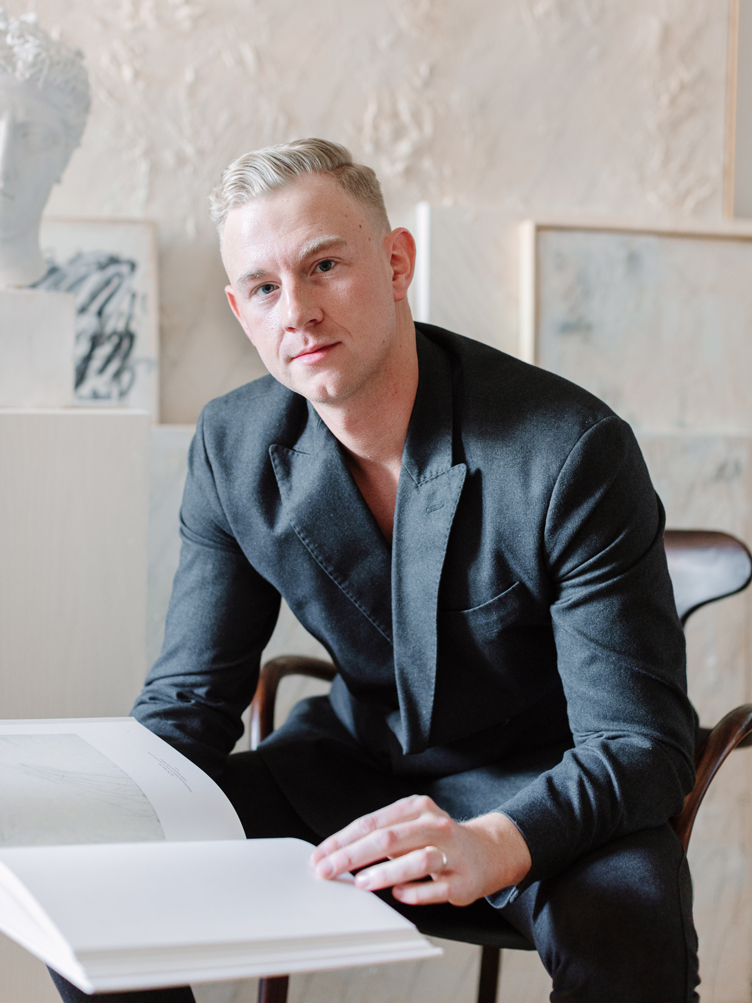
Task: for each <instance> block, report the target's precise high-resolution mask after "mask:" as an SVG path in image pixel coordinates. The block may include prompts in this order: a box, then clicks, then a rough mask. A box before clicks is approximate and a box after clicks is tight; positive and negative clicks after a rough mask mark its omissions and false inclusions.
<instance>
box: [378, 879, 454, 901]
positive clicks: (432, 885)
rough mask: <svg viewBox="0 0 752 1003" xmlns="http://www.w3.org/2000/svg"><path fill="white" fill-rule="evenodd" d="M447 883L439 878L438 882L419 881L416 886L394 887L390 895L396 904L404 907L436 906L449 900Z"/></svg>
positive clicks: (446, 880)
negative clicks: (399, 903) (400, 903)
mask: <svg viewBox="0 0 752 1003" xmlns="http://www.w3.org/2000/svg"><path fill="white" fill-rule="evenodd" d="M450 894H451V893H450V886H449V881H448V879H446V878H443V879H442V878H439V880H438V881H419V882H417V883H416V884H406V885H395V886H394V888H392V895H394V897H395V898H396V899H397V901H398V902H404V904H405V905H436V904H438V903H439V902H448V901H449V898H450Z"/></svg>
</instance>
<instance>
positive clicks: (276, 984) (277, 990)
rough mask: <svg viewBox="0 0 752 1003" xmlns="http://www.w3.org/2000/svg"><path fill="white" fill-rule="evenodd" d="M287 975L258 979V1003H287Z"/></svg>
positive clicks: (288, 978)
mask: <svg viewBox="0 0 752 1003" xmlns="http://www.w3.org/2000/svg"><path fill="white" fill-rule="evenodd" d="M289 984H290V977H289V976H288V975H277V976H275V977H274V978H270V979H259V992H258V1003H287V989H288V986H289Z"/></svg>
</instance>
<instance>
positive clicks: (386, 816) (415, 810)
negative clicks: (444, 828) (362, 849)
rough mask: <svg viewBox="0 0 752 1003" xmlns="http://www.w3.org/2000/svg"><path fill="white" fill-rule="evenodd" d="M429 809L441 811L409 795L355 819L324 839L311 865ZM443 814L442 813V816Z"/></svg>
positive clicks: (421, 796)
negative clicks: (359, 840)
mask: <svg viewBox="0 0 752 1003" xmlns="http://www.w3.org/2000/svg"><path fill="white" fill-rule="evenodd" d="M431 808H433V809H435V810H437V811H441V809H439V808H437V807H436V805H435V804H434V802H433V801H432V800H431V798H429V797H425V796H423V795H411V796H410V797H406V798H401V799H400V800H399V801H395V802H393V803H392V804H390V805H387V806H386V807H385V808H380V809H379V810H378V811H375V812H371V814H369V815H362V816H361V817H360V818H356V819H355V821H354V822H351V823H350V824H349V825H347V826H345V828H344V829H340V831H339V832H335V833H334V834H333V835H331V836H329V837H328V838H327V839H325V840H324V841H323V843H320V844H319V845H318V846H317V847H316V849H315V850H314V851H313V853H312V854H311V863H313V864H317V863H318V861H319V860H321V859H322V858H323V857H326V856H328V855H329V854H330V853H333V852H334V851H335V850H339V849H341V848H342V847H344V846H348V845H349V844H350V843H354V842H355V841H356V840H358V839H362V838H363V837H364V836H367V835H368V834H369V833H371V832H374V831H375V830H376V829H383V828H385V827H386V826H390V825H393V824H395V823H399V822H409V821H412V820H414V819H417V818H419V817H420V816H421V814H423V813H425V812H426V811H428V810H430V809H431ZM444 814H445V813H444V812H442V815H444Z"/></svg>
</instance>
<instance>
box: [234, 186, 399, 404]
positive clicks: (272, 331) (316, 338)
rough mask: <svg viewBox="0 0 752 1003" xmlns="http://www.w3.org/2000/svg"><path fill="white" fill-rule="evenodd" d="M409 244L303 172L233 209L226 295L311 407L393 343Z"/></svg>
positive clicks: (358, 375) (336, 397) (351, 385)
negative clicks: (377, 226)
mask: <svg viewBox="0 0 752 1003" xmlns="http://www.w3.org/2000/svg"><path fill="white" fill-rule="evenodd" d="M405 248H407V251H406V250H405ZM413 248H414V245H413V243H412V238H411V237H410V235H409V234H408V233H407V231H404V230H395V231H393V232H392V233H391V234H387V233H386V232H385V231H384V230H378V229H377V228H376V226H375V225H374V223H373V221H372V220H371V218H370V217H369V215H368V213H367V211H366V210H365V208H364V207H363V206H362V205H361V204H360V203H359V202H356V201H355V200H354V199H353V198H351V197H350V196H349V195H348V194H347V193H346V192H344V191H343V190H342V189H341V188H340V187H339V185H337V183H336V182H335V181H334V180H333V179H332V178H330V177H327V176H326V175H306V176H304V177H302V178H299V179H297V180H296V181H295V182H294V183H293V184H291V185H290V186H289V187H287V188H284V189H282V190H281V191H278V192H273V193H272V194H270V195H266V196H264V197H263V198H260V199H257V200H255V201H253V202H250V203H248V204H247V205H244V206H240V207H239V208H237V209H233V210H231V212H230V213H229V215H228V217H227V220H226V223H225V231H224V239H223V244H222V250H223V258H224V262H225V268H226V269H227V274H228V277H229V279H230V285H229V286H227V288H226V293H227V298H228V300H229V302H230V306H231V307H232V309H233V312H234V313H235V316H236V317H237V318H238V320H239V321H240V323H241V325H242V326H243V329H244V331H245V332H246V334H247V335H248V337H249V338H250V340H251V342H252V343H253V345H254V346H255V347H256V349H257V351H258V353H259V355H260V356H261V360H262V362H263V363H264V365H265V366H266V368H267V369H268V370H269V372H270V373H271V374H272V376H274V377H275V378H276V379H277V380H279V382H280V383H282V384H284V385H285V386H286V387H289V388H290V389H291V390H294V391H296V392H297V393H299V394H302V395H303V396H304V397H307V398H308V399H309V400H310V401H312V402H313V403H314V404H317V403H318V404H334V403H338V402H341V401H344V400H347V399H348V398H349V397H351V395H353V394H355V393H357V392H358V390H359V389H360V388H361V387H363V386H364V385H365V384H366V383H367V382H368V381H369V380H372V379H374V378H375V377H377V376H378V374H379V372H380V371H382V370H385V367H388V365H389V361H390V358H391V357H392V356H393V354H394V352H395V351H396V349H397V341H398V338H399V336H400V333H401V331H402V328H404V325H400V323H399V322H398V306H397V304H399V303H401V302H402V300H404V298H405V296H406V294H407V287H408V285H409V282H410V277H411V274H412V258H411V257H410V254H411V253H412V249H413ZM406 253H407V256H408V257H410V261H409V263H408V262H407V261H406V257H405V255H406Z"/></svg>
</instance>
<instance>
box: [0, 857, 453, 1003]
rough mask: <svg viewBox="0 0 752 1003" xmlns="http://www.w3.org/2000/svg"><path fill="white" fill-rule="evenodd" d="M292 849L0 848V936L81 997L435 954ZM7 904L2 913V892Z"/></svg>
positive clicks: (407, 927)
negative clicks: (322, 875)
mask: <svg viewBox="0 0 752 1003" xmlns="http://www.w3.org/2000/svg"><path fill="white" fill-rule="evenodd" d="M312 849H313V847H312V846H311V845H310V844H308V843H304V842H302V841H301V840H297V839H251V840H220V841H212V842H196V843H189V842H180V843H172V844H169V843H164V842H162V843H160V842H151V843H146V842H141V843H128V844H122V843H121V844H103V845H99V846H38V847H14V848H0V930H2V931H4V932H5V933H7V934H8V935H9V936H11V937H13V938H14V939H15V940H16V941H18V942H19V943H20V944H22V945H23V946H24V947H26V948H27V949H28V950H30V951H32V952H33V953H34V954H36V955H37V956H38V957H40V958H42V960H44V961H46V962H47V963H48V964H50V965H51V966H52V967H53V968H56V969H57V970H58V971H60V972H61V973H62V974H63V975H65V976H66V978H69V979H70V980H71V981H73V982H74V983H75V984H76V985H79V986H80V987H81V988H83V989H84V990H85V991H86V992H92V991H94V990H97V991H111V990H112V991H116V990H123V989H137V988H147V987H148V988H154V987H157V986H166V985H179V984H182V983H184V982H187V981H204V980H209V981H211V980H214V979H218V978H243V977H246V976H250V975H268V974H283V973H288V972H291V971H313V970H316V969H318V968H331V967H340V966H343V965H354V964H374V963H381V962H385V961H395V960H404V959H406V958H411V957H413V958H417V957H430V956H432V955H435V954H439V953H441V952H440V950H439V949H438V948H436V947H434V946H433V945H432V944H430V942H428V941H427V940H426V939H425V938H424V937H422V936H421V935H420V934H419V933H418V932H417V930H416V929H415V927H414V926H413V924H412V923H410V922H409V921H408V920H407V919H405V918H404V917H402V916H401V915H400V914H399V913H397V912H396V911H395V910H393V909H390V908H389V906H388V905H387V904H386V903H385V902H382V901H381V900H380V899H379V898H378V897H377V896H375V895H374V894H373V893H371V892H366V891H362V890H361V889H359V888H356V887H355V885H354V884H352V883H351V882H347V881H339V880H338V881H323V880H321V879H319V878H317V877H316V875H315V873H314V870H313V867H312V866H311V863H310V855H311V851H312ZM6 890H7V892H8V895H7V896H6V901H5V902H3V892H4V891H6Z"/></svg>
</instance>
